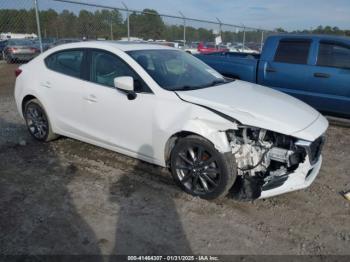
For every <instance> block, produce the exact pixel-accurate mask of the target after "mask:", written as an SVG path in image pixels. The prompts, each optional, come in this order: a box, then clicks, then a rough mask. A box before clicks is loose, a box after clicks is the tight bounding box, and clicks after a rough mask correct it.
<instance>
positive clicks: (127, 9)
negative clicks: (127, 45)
mask: <svg viewBox="0 0 350 262" xmlns="http://www.w3.org/2000/svg"><path fill="white" fill-rule="evenodd" d="M122 4H123V6H124V7H125V9H126V16H127V18H126V19H127V24H128V41H129V42H130V14H129V8H128V7H127V6H126V4H124V2H122Z"/></svg>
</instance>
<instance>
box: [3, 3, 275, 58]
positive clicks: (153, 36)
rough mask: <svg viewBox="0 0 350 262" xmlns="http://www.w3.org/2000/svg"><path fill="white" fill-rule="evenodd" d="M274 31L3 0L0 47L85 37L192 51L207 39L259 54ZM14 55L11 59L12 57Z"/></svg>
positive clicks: (147, 12)
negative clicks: (18, 42)
mask: <svg viewBox="0 0 350 262" xmlns="http://www.w3.org/2000/svg"><path fill="white" fill-rule="evenodd" d="M271 33H273V32H270V31H268V30H261V29H255V28H248V27H245V26H239V25H231V24H226V23H223V22H221V21H220V20H219V19H216V20H215V21H205V20H199V19H194V18H189V17H186V16H184V15H183V14H182V13H181V12H179V13H178V15H164V14H159V13H158V12H157V11H155V10H151V9H144V10H142V11H139V10H131V9H129V8H128V7H127V6H126V5H125V4H123V6H119V7H115V6H103V5H100V4H92V3H83V2H78V1H76V0H0V51H1V53H2V57H5V58H6V54H4V50H3V48H4V47H3V45H2V44H3V43H4V40H8V39H24V38H25V39H31V41H32V42H33V48H34V49H38V50H39V51H45V50H47V49H49V48H51V47H52V46H55V45H57V44H60V43H67V42H73V41H84V40H124V41H147V42H156V43H159V44H166V45H172V46H175V47H179V48H183V49H186V50H193V51H195V50H196V49H197V46H198V43H200V42H203V43H207V44H209V45H212V46H214V47H216V48H225V49H229V50H231V51H237V52H259V51H260V50H261V47H262V44H263V42H264V39H265V38H266V37H267V36H268V35H269V34H271ZM7 58H8V57H7Z"/></svg>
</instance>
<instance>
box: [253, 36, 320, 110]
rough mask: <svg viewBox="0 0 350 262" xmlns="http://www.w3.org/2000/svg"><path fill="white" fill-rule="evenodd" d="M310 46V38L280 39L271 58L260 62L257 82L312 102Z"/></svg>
mask: <svg viewBox="0 0 350 262" xmlns="http://www.w3.org/2000/svg"><path fill="white" fill-rule="evenodd" d="M311 46H312V41H311V40H310V39H295V38H293V39H281V40H280V41H279V43H278V47H277V50H276V52H275V55H274V57H273V58H272V60H271V61H261V62H260V65H259V72H260V73H259V83H260V84H262V85H265V86H269V87H273V88H275V89H278V90H280V91H282V92H285V93H288V94H290V95H293V96H295V97H297V98H299V99H301V100H304V101H305V102H308V103H310V102H312V99H310V98H311V97H312V96H313V92H314V90H313V88H312V87H310V86H309V83H308V79H309V78H310V76H311V75H312V65H310V64H309V61H310V58H311V55H310V54H311V53H310V50H311Z"/></svg>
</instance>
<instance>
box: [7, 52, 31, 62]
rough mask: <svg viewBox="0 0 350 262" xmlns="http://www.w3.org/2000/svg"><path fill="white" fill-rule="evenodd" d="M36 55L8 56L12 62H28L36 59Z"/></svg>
mask: <svg viewBox="0 0 350 262" xmlns="http://www.w3.org/2000/svg"><path fill="white" fill-rule="evenodd" d="M37 55H38V54H10V55H9V57H10V58H11V59H12V60H20V61H29V60H32V59H33V58H34V57H36V56H37Z"/></svg>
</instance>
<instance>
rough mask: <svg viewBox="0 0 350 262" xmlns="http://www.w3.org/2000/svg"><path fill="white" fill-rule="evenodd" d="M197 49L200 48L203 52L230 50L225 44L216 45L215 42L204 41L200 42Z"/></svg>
mask: <svg viewBox="0 0 350 262" xmlns="http://www.w3.org/2000/svg"><path fill="white" fill-rule="evenodd" d="M197 49H198V52H200V53H201V54H209V53H216V52H228V51H230V50H229V49H228V48H226V47H224V46H216V45H215V44H214V43H203V42H201V43H199V44H198V48H197Z"/></svg>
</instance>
